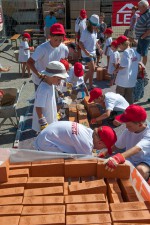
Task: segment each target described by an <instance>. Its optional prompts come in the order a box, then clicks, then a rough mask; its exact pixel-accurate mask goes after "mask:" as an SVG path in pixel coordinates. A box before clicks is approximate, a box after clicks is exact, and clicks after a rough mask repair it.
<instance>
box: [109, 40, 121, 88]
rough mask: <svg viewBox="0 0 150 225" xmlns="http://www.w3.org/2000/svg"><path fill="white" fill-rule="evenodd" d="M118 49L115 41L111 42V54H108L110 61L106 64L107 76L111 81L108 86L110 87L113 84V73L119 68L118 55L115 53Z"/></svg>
mask: <svg viewBox="0 0 150 225" xmlns="http://www.w3.org/2000/svg"><path fill="white" fill-rule="evenodd" d="M117 48H118V43H117V41H113V42H112V43H111V50H112V52H111V54H110V59H109V64H108V70H107V72H108V74H109V75H110V77H111V81H110V84H109V86H112V85H113V84H114V80H115V77H114V71H115V69H116V68H117V67H118V66H119V62H120V53H119V52H118V51H117Z"/></svg>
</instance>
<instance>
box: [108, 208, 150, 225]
mask: <svg viewBox="0 0 150 225" xmlns="http://www.w3.org/2000/svg"><path fill="white" fill-rule="evenodd" d="M111 217H112V221H113V222H128V223H131V222H137V223H150V212H149V210H137V211H120V212H111Z"/></svg>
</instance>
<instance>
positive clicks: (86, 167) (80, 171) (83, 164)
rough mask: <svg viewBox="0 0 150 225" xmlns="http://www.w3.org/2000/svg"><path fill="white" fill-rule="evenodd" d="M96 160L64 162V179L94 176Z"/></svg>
mask: <svg viewBox="0 0 150 225" xmlns="http://www.w3.org/2000/svg"><path fill="white" fill-rule="evenodd" d="M96 171H97V160H66V161H65V177H82V176H83V177H89V176H96Z"/></svg>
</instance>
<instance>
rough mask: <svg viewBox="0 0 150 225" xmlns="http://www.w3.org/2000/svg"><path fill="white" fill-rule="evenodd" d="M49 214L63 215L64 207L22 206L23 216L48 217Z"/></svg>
mask: <svg viewBox="0 0 150 225" xmlns="http://www.w3.org/2000/svg"><path fill="white" fill-rule="evenodd" d="M50 214H65V206H64V205H36V206H34V205H32V206H24V207H23V210H22V215H23V216H28V215H50Z"/></svg>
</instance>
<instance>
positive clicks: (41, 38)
mask: <svg viewBox="0 0 150 225" xmlns="http://www.w3.org/2000/svg"><path fill="white" fill-rule="evenodd" d="M31 40H32V42H33V40H36V41H37V44H38V45H39V44H40V40H41V41H43V42H44V41H45V36H44V34H33V36H32V37H31ZM32 44H33V43H32Z"/></svg>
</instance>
